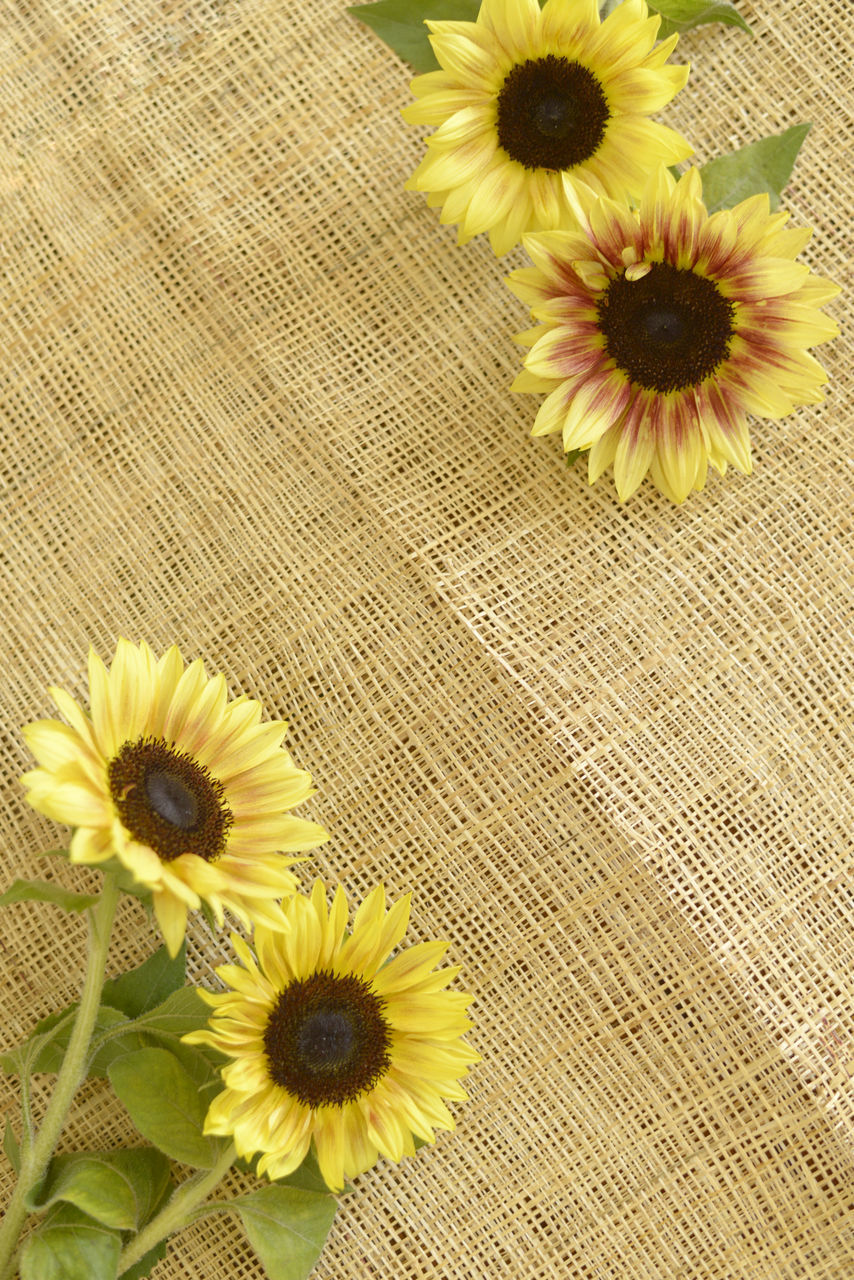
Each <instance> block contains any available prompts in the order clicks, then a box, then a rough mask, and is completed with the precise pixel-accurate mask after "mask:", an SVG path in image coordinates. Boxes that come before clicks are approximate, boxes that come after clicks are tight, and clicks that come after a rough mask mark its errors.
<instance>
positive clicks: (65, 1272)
mask: <svg viewBox="0 0 854 1280" xmlns="http://www.w3.org/2000/svg"><path fill="white" fill-rule="evenodd" d="M121 1247H122V1241H121V1236H120V1235H119V1233H118V1231H114V1230H112V1229H111V1228H109V1227H105V1226H104V1225H103V1223H100V1222H94V1221H93V1219H92V1218H90V1217H88V1216H87V1215H86V1214H85V1213H81V1211H80V1210H79V1209H77V1208H75V1206H74V1205H72V1204H60V1205H56V1206H55V1207H54V1208H53V1209H51V1210H50V1212H49V1213H48V1215H47V1217H46V1218H45V1220H44V1222H43V1223H42V1224H41V1226H39V1228H38V1229H37V1230H36V1231H34V1232H33V1234H32V1235H31V1236H30V1237H29V1239H28V1240H27V1242H26V1244H25V1245H24V1248H23V1250H22V1253H21V1271H20V1275H21V1280H115V1275H116V1266H117V1264H118V1261H119V1254H120V1253H121Z"/></svg>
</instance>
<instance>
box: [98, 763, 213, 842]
mask: <svg viewBox="0 0 854 1280" xmlns="http://www.w3.org/2000/svg"><path fill="white" fill-rule="evenodd" d="M107 779H108V784H109V788H110V795H111V797H112V800H113V803H114V804H115V806H116V810H117V811H118V814H119V817H120V818H121V821H122V823H123V825H124V826H125V828H126V830H127V831H128V832H129V833H130V835H131V836H132V837H133V839H134V840H137V841H138V842H139V843H140V844H145V845H147V846H148V847H149V848H150V849H153V850H154V852H155V853H156V854H157V856H158V857H159V858H161V859H162V860H163V861H164V862H171V861H173V860H174V859H175V858H178V857H180V856H181V854H184V853H195V854H197V855H198V857H200V858H204V860H205V862H215V861H216V859H217V858H218V857H219V856H220V854H221V853H222V851H223V849H224V848H225V841H226V836H227V834H228V831H229V828H230V827H231V824H232V821H233V817H232V813H231V810H230V809H229V807H228V805H227V804H226V803H225V792H224V789H223V786H222V784H221V783H220V782H218V781H217V779H216V778H213V777H212V776H211V774H210V773H209V771H208V770H207V769H206V768H205V766H204V765H202V764H199V762H198V761H197V760H194V759H193V758H192V756H190V755H188V754H187V753H186V752H181V751H177V750H176V749H175V748H174V746H173V745H172V744H170V743H168V742H165V741H164V740H163V739H162V738H141V739H139V740H138V741H136V742H126V743H125V744H124V745H123V747H122V749H121V751H120V752H119V754H118V755H117V756H115V757H114V758H113V759H112V760H111V761H110V762H109V764H108V766H107Z"/></svg>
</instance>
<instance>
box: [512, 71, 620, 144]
mask: <svg viewBox="0 0 854 1280" xmlns="http://www.w3.org/2000/svg"><path fill="white" fill-rule="evenodd" d="M610 114H611V113H610V111H609V110H608V102H607V100H606V98H605V94H604V93H603V92H602V86H601V84H600V83H599V81H598V80H597V79H596V77H595V76H594V75H593V73H592V72H591V71H588V70H587V68H586V67H583V66H582V65H581V63H580V62H570V60H569V59H568V58H562V57H558V56H557V55H556V54H554V53H550V54H548V55H547V56H546V57H545V58H532V59H530V60H529V61H527V62H519V63H517V64H516V66H515V67H513V69H512V71H510V72H509V74H508V75H507V77H506V78H505V80H504V83H503V85H502V86H501V90H500V92H499V94H498V120H497V126H496V127H497V133H498V141H499V143H500V145H501V146H502V147H503V148H504V150H505V151H506V152H507V154H508V156H510V158H511V159H512V160H516V161H518V163H519V164H521V165H524V166H525V168H526V169H572V168H573V167H574V166H575V165H579V164H584V162H585V161H586V160H589V159H590V157H591V156H592V155H594V153H595V152H596V151H597V150H598V148H599V146H600V144H601V142H602V139H603V138H604V136H605V126H606V125H607V123H608V120H609V118H610Z"/></svg>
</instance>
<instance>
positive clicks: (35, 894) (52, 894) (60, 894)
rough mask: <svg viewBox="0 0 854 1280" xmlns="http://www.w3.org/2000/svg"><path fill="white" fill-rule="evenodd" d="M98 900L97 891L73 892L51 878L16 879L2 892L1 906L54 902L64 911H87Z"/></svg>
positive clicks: (0, 895)
mask: <svg viewBox="0 0 854 1280" xmlns="http://www.w3.org/2000/svg"><path fill="white" fill-rule="evenodd" d="M97 901H98V895H97V894H96V893H94V894H93V893H73V892H72V891H71V889H66V888H64V887H63V886H62V885H61V884H54V883H53V882H52V881H50V880H15V881H14V882H13V883H12V884H11V885H10V886H9V888H8V889H7V890H6V892H5V893H0V907H8V906H11V904H12V903H13V902H52V903H53V905H54V906H55V907H62V910H63V911H86V910H87V909H88V908H89V907H94V905H95V903H96V902H97Z"/></svg>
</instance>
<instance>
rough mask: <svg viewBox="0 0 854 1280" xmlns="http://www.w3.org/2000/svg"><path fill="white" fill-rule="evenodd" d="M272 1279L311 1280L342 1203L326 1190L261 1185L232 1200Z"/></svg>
mask: <svg viewBox="0 0 854 1280" xmlns="http://www.w3.org/2000/svg"><path fill="white" fill-rule="evenodd" d="M227 1207H228V1208H230V1209H232V1208H233V1209H234V1211H235V1212H236V1213H238V1214H239V1215H240V1221H241V1223H242V1224H243V1229H244V1231H245V1232H246V1235H247V1236H248V1238H249V1243H250V1244H251V1245H252V1247H253V1249H254V1250H255V1252H256V1253H257V1254H258V1257H259V1258H260V1259H261V1262H262V1264H263V1266H264V1270H265V1271H266V1273H267V1275H268V1277H269V1280H306V1277H307V1276H309V1275H310V1274H311V1271H312V1270H313V1268H314V1265H315V1263H316V1262H317V1259H318V1258H319V1257H320V1254H321V1251H322V1249H323V1246H324V1244H325V1243H326V1237H327V1236H328V1235H329V1230H330V1227H331V1226H332V1223H333V1221H334V1218H335V1213H336V1210H337V1208H338V1202H337V1200H336V1199H335V1197H334V1196H333V1195H331V1194H330V1193H329V1192H328V1191H327V1192H325V1193H324V1192H319V1191H306V1190H304V1189H303V1188H301V1187H285V1186H272V1187H261V1188H260V1189H259V1190H258V1191H252V1192H250V1193H249V1194H248V1195H245V1196H238V1197H237V1198H236V1199H234V1200H231V1201H229V1202H228V1206H227Z"/></svg>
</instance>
